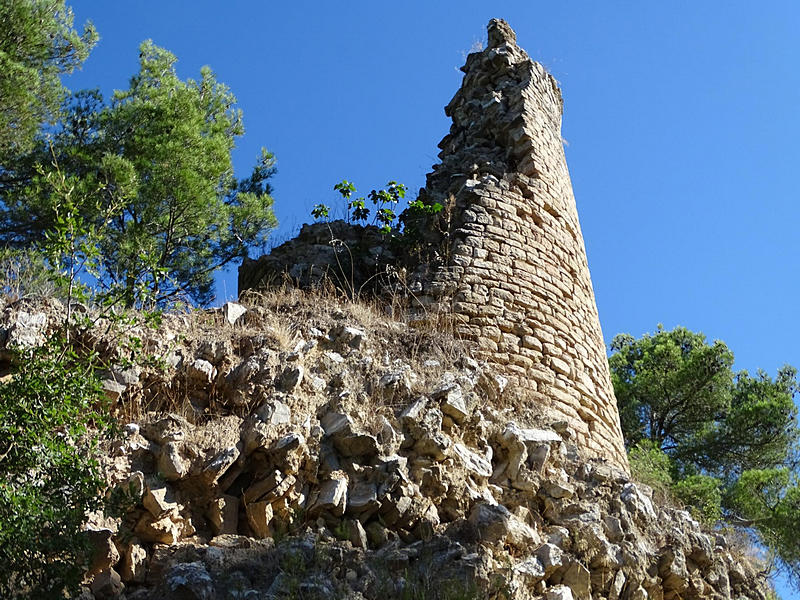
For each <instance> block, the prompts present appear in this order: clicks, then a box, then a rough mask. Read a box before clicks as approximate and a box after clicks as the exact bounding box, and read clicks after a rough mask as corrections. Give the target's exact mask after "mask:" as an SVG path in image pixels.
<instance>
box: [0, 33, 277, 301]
mask: <svg viewBox="0 0 800 600" xmlns="http://www.w3.org/2000/svg"><path fill="white" fill-rule="evenodd" d="M175 63H176V58H175V56H174V55H172V54H171V53H170V52H168V51H166V50H164V49H163V48H159V47H158V46H156V45H154V44H153V43H152V42H150V41H146V42H144V43H143V44H142V45H141V47H140V53H139V65H140V68H139V72H138V73H137V74H136V75H134V76H133V77H132V78H131V80H130V85H129V88H128V89H127V90H122V91H117V92H115V94H114V96H113V98H112V99H111V101H110V102H108V103H107V102H105V101H104V99H103V98H102V96H101V94H100V93H99V92H97V91H83V92H79V93H76V94H74V95H72V96H71V97H70V98H69V99H68V101H67V102H66V103H65V104H64V107H63V109H62V120H61V121H60V123H59V125H58V127H57V128H56V130H55V131H54V132H52V134H51V135H47V136H45V135H42V136H40V137H39V139H38V142H37V144H36V146H35V148H34V149H33V150H32V151H31V152H30V153H28V154H26V155H21V156H18V157H17V158H16V160H15V161H14V162H13V163H10V165H9V167H8V172H9V178H8V181H9V183H7V184H6V185H5V187H4V188H0V194H2V201H3V202H2V207H0V241H3V242H5V243H6V244H12V245H14V244H16V245H26V244H29V243H31V242H32V241H34V242H35V241H36V240H40V239H42V237H43V235H44V234H45V233H46V232H48V231H51V230H52V229H53V228H54V225H55V224H56V223H57V222H58V219H59V218H60V215H59V210H60V209H61V208H62V207H63V204H64V189H67V190H68V191H69V193H70V195H71V199H72V201H73V202H75V203H77V213H78V214H79V216H80V218H81V219H82V220H83V223H84V224H85V225H86V226H87V227H89V228H91V230H92V231H93V232H94V233H95V234H96V240H97V244H98V251H99V256H100V257H101V261H100V263H99V264H100V266H101V269H100V273H99V274H98V275H96V277H97V280H98V283H99V284H100V285H101V286H105V287H106V288H109V289H116V290H121V294H122V296H123V300H124V302H125V304H127V305H128V306H134V305H139V304H141V303H142V302H143V299H144V298H150V299H152V300H154V301H155V302H156V303H158V304H161V303H163V302H165V301H168V300H170V299H173V298H175V297H178V296H184V297H186V298H187V299H190V300H192V301H194V302H196V303H198V304H207V303H208V302H210V301H211V299H213V292H212V285H213V273H214V271H215V270H216V269H218V268H219V267H221V266H223V265H225V264H227V263H229V262H230V261H232V260H234V259H236V258H239V257H241V256H242V255H244V254H245V253H246V252H247V248H248V247H250V246H253V245H261V244H263V243H264V242H265V241H266V238H267V236H268V235H269V233H270V232H271V230H272V229H273V228H274V226H275V225H276V221H275V217H274V214H273V212H272V197H271V196H270V192H271V187H270V185H269V182H268V180H269V178H270V177H271V176H272V175H273V174H274V172H275V167H274V158H273V156H272V154H270V153H269V152H267V151H266V150H262V155H261V157H260V159H259V162H258V163H257V165H256V167H255V168H254V170H253V173H252V174H251V176H250V177H248V178H246V179H244V180H241V181H237V180H236V179H235V178H234V176H233V167H232V163H231V151H232V150H233V147H234V142H235V140H236V138H237V137H238V136H240V135H242V134H243V132H244V128H243V125H242V115H241V111H240V110H238V109H236V108H235V102H236V99H235V97H234V96H233V94H232V93H231V92H230V90H229V89H228V88H227V87H226V86H225V85H224V84H221V83H219V82H218V81H217V80H216V78H215V76H214V74H213V72H212V71H211V70H210V69H209V68H208V67H204V68H203V69H202V70H201V73H200V78H199V79H198V80H193V79H189V80H186V81H183V80H181V79H180V78H179V77H178V75H177V74H176V71H175ZM54 172H56V173H58V175H59V176H60V177H61V179H63V180H65V181H66V183H65V185H64V186H62V187H63V188H64V189H57V187H54V186H53V185H52V179H53V177H52V174H53V173H54ZM48 176H49V177H48ZM57 179H58V178H57Z"/></svg>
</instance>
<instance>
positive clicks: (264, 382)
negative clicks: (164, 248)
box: [0, 291, 768, 600]
mask: <svg viewBox="0 0 800 600" xmlns="http://www.w3.org/2000/svg"><path fill="white" fill-rule="evenodd" d="M20 310H22V311H25V312H27V313H33V314H39V315H42V317H41V318H36V319H28V320H27V321H25V322H29V323H33V325H31V327H36V328H37V329H36V331H39V332H40V333H43V334H44V335H46V333H47V329H46V328H45V329H44V330H40V329H38V327H39V323H40V321H42V320H43V321H44V322H45V323H50V324H57V323H59V318H58V316H57V315H53V313H52V306H51V307H38V308H37V307H36V306H32V305H28V306H22V305H15V306H10V307H8V308H7V309H6V311H5V312H4V313H3V319H2V322H1V323H0V328H2V329H5V330H8V329H11V328H17V329H15V331H17V332H18V333H19V334H20V335H21V337H22V338H23V339H27V337H26V336H25V335H24V332H23V331H22V330H21V329H19V328H20V323H21V321H20V319H18V318H16V316H15V315H16V312H17V311H20ZM237 313H238V314H239V317H238V319H237V320H236V324H235V325H231V324H230V322H229V320H228V317H229V315H231V314H237ZM23 329H24V328H23ZM287 332H291V334H290V335H289V334H287ZM75 333H76V335H77V336H79V338H78V339H82V340H84V341H86V342H87V343H88V341H91V342H92V343H93V344H95V347H96V348H98V349H100V350H101V353H102V355H103V356H104V357H105V360H106V362H107V363H108V372H110V373H114V372H117V371H118V370H119V369H118V368H117V367H115V361H117V360H119V359H121V358H122V354H121V353H119V352H115V351H114V349H113V347H112V346H111V345H107V346H105V345H104V343H103V340H104V339H105V338H104V337H103V336H102V335H99V334H93V333H92V331H89V330H83V331H77V332H75ZM136 335H137V337H139V338H140V339H141V340H142V342H143V346H144V348H146V349H148V350H147V351H148V352H151V353H152V356H159V357H161V359H162V360H160V361H158V362H157V366H158V368H155V367H154V366H139V367H137V368H136V369H134V370H135V371H136V373H137V376H136V378H133V377H128V378H127V379H120V382H121V383H120V385H122V386H123V388H124V389H121V390H120V389H115V391H114V393H113V394H111V393H109V395H110V396H113V397H114V398H115V401H114V410H115V411H116V412H117V413H118V414H120V416H124V415H131V414H136V415H138V418H136V419H135V420H131V421H130V422H129V423H128V424H126V425H124V426H123V427H122V431H123V435H122V436H121V437H120V439H118V440H116V441H114V442H113V443H112V444H110V445H109V446H108V447H107V449H106V457H105V459H104V467H105V469H106V472H107V477H108V481H109V486H110V489H111V490H112V491H113V494H114V497H115V498H118V499H123V500H124V501H123V502H122V504H123V505H124V506H126V507H127V508H126V510H125V512H124V514H123V516H122V517H121V518H116V519H114V518H110V517H108V516H105V515H99V514H98V515H93V516H92V518H91V519H90V521H89V523H88V524H87V527H88V528H90V529H91V530H92V535H91V539H92V541H93V543H94V545H95V556H94V560H93V561H92V567H91V570H90V571H89V572H88V573H87V589H86V591H85V593H84V598H86V599H87V600H88V599H90V598H92V597H94V598H97V599H101V598H129V599H134V598H137V599H149V598H152V599H156V598H191V599H195V598H202V599H207V600H212V599H220V600H222V599H230V598H250V599H267V598H270V599H272V598H369V599H373V598H374V599H378V598H380V599H381V600H383V599H387V598H455V597H457V598H498V599H500V598H504V599H515V600H522V599H531V600H543V599H545V598H547V599H551V598H561V599H564V598H567V599H568V598H575V599H586V600H588V599H590V598H591V599H595V600H599V599H601V598H603V599H622V600H629V599H637V600H639V599H642V600H643V599H645V598H657V599H662V598H663V599H675V600H677V599H679V598H681V599H688V598H708V599H734V598H737V599H738V598H751V599H754V600H755V599H758V600H762V599H765V598H766V597H767V590H768V587H767V585H766V583H765V582H764V580H763V579H762V578H761V576H760V575H758V574H757V572H756V570H755V567H754V566H753V565H752V564H750V563H749V562H748V561H747V560H746V559H744V558H742V554H741V553H740V552H737V551H736V550H735V549H734V548H733V547H731V546H730V545H729V544H728V542H726V540H725V538H724V537H723V536H721V535H717V534H715V533H714V532H710V531H706V530H703V529H702V528H701V527H700V525H699V524H698V523H697V522H696V521H694V520H693V519H692V518H691V516H690V515H689V513H687V512H685V511H683V510H680V509H678V508H676V507H669V506H661V505H659V504H658V503H657V502H656V500H655V499H654V498H653V495H652V492H651V491H650V490H649V489H648V488H647V487H645V486H643V485H640V484H637V483H635V482H633V481H631V480H630V478H629V476H628V475H627V474H626V473H625V472H624V471H623V470H621V469H620V468H619V467H618V466H616V465H614V464H613V463H611V462H609V461H604V460H602V459H591V460H585V459H583V458H582V457H581V455H580V453H579V450H578V446H577V444H576V435H575V430H574V428H573V427H572V425H571V423H569V422H566V421H563V420H555V421H553V420H547V419H539V420H527V419H523V418H521V415H522V414H523V413H522V412H520V411H519V410H517V409H516V408H515V407H514V406H513V405H512V404H509V403H508V400H509V399H508V397H507V394H508V380H507V378H506V377H505V376H504V375H502V374H501V373H499V372H498V371H497V369H496V368H495V367H494V366H493V365H492V364H490V363H483V362H478V361H476V360H475V359H473V358H472V357H471V356H470V355H469V350H468V347H467V346H465V345H464V344H463V343H461V342H459V341H457V340H453V339H449V338H448V337H447V335H446V334H444V333H442V332H438V331H434V332H428V333H424V332H420V331H418V330H415V329H414V328H411V327H409V326H407V325H404V324H403V323H399V322H394V321H390V320H386V319H385V318H383V317H381V316H380V315H378V314H376V313H374V312H372V311H370V310H369V309H368V308H366V307H364V306H361V305H353V304H338V303H337V302H336V301H335V300H332V299H330V298H326V297H323V296H318V295H312V296H305V295H304V294H303V293H301V292H296V291H293V292H287V293H286V295H282V296H275V297H273V298H272V299H271V300H269V299H264V304H262V305H248V306H243V305H237V306H236V307H234V306H227V307H225V308H224V309H218V310H216V311H209V312H198V313H194V314H192V315H188V316H183V315H167V316H166V317H165V319H164V321H163V324H162V326H161V327H160V328H159V329H157V330H147V329H142V330H139V331H136ZM112 338H113V339H118V338H116V337H114V336H112ZM7 339H9V338H7ZM126 356H127V355H126ZM142 362H143V363H146V364H147V365H152V364H153V363H154V362H155V361H151V360H148V361H142ZM128 368H129V369H130V368H131V367H128ZM166 408H168V409H169V410H164V409H166Z"/></svg>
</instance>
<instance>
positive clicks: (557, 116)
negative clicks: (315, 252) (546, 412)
mask: <svg viewBox="0 0 800 600" xmlns="http://www.w3.org/2000/svg"><path fill="white" fill-rule="evenodd" d="M463 70H464V72H465V75H464V80H463V84H462V87H461V88H460V89H459V91H458V92H457V93H456V95H455V97H454V98H453V100H452V101H451V102H450V104H449V105H448V106H447V108H446V112H447V114H448V115H449V116H450V117H451V118H452V120H453V124H452V127H451V130H450V133H449V134H448V135H447V136H446V137H445V138H444V139H443V140H442V142H441V144H440V148H441V149H442V152H441V153H440V155H439V157H440V158H441V163H440V164H438V165H436V166H435V167H434V170H433V172H432V173H431V174H430V175H429V176H428V181H427V185H426V187H425V190H424V191H423V197H424V198H425V200H426V201H428V202H433V201H439V202H442V203H445V204H446V203H447V202H448V201H449V203H450V205H451V207H452V208H451V210H450V214H451V216H452V223H451V224H450V231H449V238H450V241H449V242H448V244H449V253H448V256H447V257H446V259H445V265H444V266H442V267H440V268H438V269H436V270H434V272H433V273H432V274H430V275H427V276H426V279H427V280H426V281H424V282H423V289H424V290H425V292H426V295H424V296H423V297H422V298H421V301H422V302H423V303H426V304H428V305H429V306H431V305H434V306H437V307H438V308H439V309H441V310H452V312H453V313H455V314H456V315H457V316H459V317H460V319H459V321H460V325H459V329H460V332H461V334H462V335H463V336H464V337H466V338H468V339H471V340H474V341H475V343H476V345H477V347H478V348H479V350H480V351H481V354H482V355H483V356H484V357H485V358H487V359H489V360H491V361H492V362H495V363H497V364H499V365H501V366H502V367H503V369H504V371H505V372H506V373H507V374H508V375H510V376H511V377H512V378H513V379H514V381H515V383H516V385H517V388H518V390H519V391H520V392H521V393H522V396H523V400H524V401H525V402H529V403H536V404H540V405H544V406H548V407H550V408H551V409H553V411H554V412H555V413H557V414H559V415H562V416H563V417H564V418H566V419H568V420H569V421H570V422H571V424H572V425H573V427H574V428H575V429H576V430H577V431H578V436H579V444H580V445H581V446H582V447H584V448H585V449H586V450H588V451H589V453H590V454H593V455H597V456H603V457H606V458H609V459H611V460H612V461H614V462H616V463H618V464H620V465H623V466H625V465H626V464H627V463H626V459H625V452H624V447H623V441H622V434H621V429H620V425H619V416H618V412H617V407H616V401H615V398H614V392H613V388H612V385H611V382H610V376H609V370H608V363H607V359H606V352H605V345H604V341H603V335H602V332H601V330H600V320H599V318H598V314H597V307H596V304H595V298H594V292H593V290H592V282H591V279H590V277H589V267H588V264H587V260H586V251H585V248H584V243H583V237H582V235H581V229H580V224H579V223H578V212H577V209H576V206H575V198H574V196H573V193H572V185H571V183H570V177H569V172H568V170H567V164H566V159H565V156H564V150H563V144H562V139H561V114H562V99H561V93H560V90H559V88H558V85H557V83H556V81H555V79H554V78H553V77H552V76H551V75H550V74H548V73H547V72H546V71H545V69H544V68H543V67H542V66H541V65H540V64H538V63H536V62H534V61H532V60H531V59H530V57H528V55H527V54H526V53H525V51H524V50H522V49H520V48H519V47H518V46H517V44H516V38H515V35H514V32H513V31H512V30H511V28H510V27H509V26H508V25H507V24H506V23H505V22H503V21H498V20H493V21H492V22H491V23H490V24H489V44H488V46H487V48H486V49H485V50H483V51H482V52H480V53H475V54H471V55H470V56H469V57H468V59H467V64H466V65H465V67H464V68H463Z"/></svg>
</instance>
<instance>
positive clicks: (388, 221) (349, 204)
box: [311, 179, 443, 235]
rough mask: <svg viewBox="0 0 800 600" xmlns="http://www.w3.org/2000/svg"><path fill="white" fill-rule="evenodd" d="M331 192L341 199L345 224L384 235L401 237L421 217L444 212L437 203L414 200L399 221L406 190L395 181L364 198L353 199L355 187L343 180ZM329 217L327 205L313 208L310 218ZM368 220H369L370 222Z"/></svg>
mask: <svg viewBox="0 0 800 600" xmlns="http://www.w3.org/2000/svg"><path fill="white" fill-rule="evenodd" d="M333 189H334V190H335V191H336V192H338V193H339V195H340V196H341V201H342V203H343V204H344V211H345V221H347V222H348V223H352V224H361V225H373V226H376V227H378V228H379V229H380V231H381V232H382V233H384V234H389V233H392V231H395V232H396V233H397V234H399V235H402V234H403V233H404V232H405V231H406V230H407V229H408V228H409V224H410V223H411V224H414V223H416V222H417V221H419V219H420V218H421V217H424V216H432V215H436V214H438V213H440V212H441V211H442V209H443V206H442V205H441V204H440V203H438V202H436V203H432V204H425V203H423V202H422V201H421V200H420V199H416V200H412V201H410V202H409V203H408V206H407V208H406V209H405V210H404V211H403V212H402V213H400V214H399V218H398V205H399V204H400V202H401V200H403V199H404V198H405V197H406V192H407V191H408V188H407V187H406V186H405V185H403V184H402V183H398V182H396V181H389V182H388V183H387V184H386V187H385V188H383V189H380V190H372V191H370V193H369V194H367V196H366V198H364V197H357V198H354V197H353V195H354V194H355V193H356V187H355V185H353V183H352V182H350V181H348V180H346V179H344V180H342V181H340V182H339V183H337V184H336V185H334V186H333ZM368 203H371V204H372V206H373V208H370V207H369V206H368ZM373 211H374V212H373ZM330 214H331V207H330V206H328V205H327V204H316V205H314V208H313V209H312V211H311V216H312V217H314V219H316V220H328V218H329V217H330ZM370 216H372V220H371V221H370ZM412 226H413V225H412Z"/></svg>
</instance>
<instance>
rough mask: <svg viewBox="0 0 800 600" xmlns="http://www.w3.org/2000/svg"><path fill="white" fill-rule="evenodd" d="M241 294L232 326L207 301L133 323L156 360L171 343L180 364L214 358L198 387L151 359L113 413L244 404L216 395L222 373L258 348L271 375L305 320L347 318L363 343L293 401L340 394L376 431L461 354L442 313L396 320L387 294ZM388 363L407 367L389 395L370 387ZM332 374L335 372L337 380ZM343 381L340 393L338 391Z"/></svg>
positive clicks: (304, 337) (197, 411)
mask: <svg viewBox="0 0 800 600" xmlns="http://www.w3.org/2000/svg"><path fill="white" fill-rule="evenodd" d="M241 303H242V304H243V305H244V306H246V307H247V309H248V312H247V313H246V314H245V315H244V316H243V317H242V318H241V319H240V320H239V321H237V323H236V324H235V325H233V326H232V325H230V324H229V323H228V322H227V321H225V319H224V316H223V315H222V312H221V311H220V310H218V309H212V310H205V311H204V310H197V311H193V312H191V313H177V314H168V315H165V318H164V325H163V327H161V328H159V329H157V330H155V331H150V332H141V331H139V330H137V332H136V333H137V334H139V335H142V336H143V337H145V338H148V339H146V341H145V348H146V352H145V353H143V354H147V356H146V357H144V358H146V359H147V360H149V361H150V362H151V363H153V364H154V365H157V364H158V363H159V362H161V363H163V362H164V361H165V360H166V359H167V358H168V357H170V356H172V355H174V354H175V352H178V353H180V355H181V357H182V360H183V364H184V365H187V364H191V363H192V362H193V361H194V360H195V359H196V358H197V357H202V356H204V355H207V354H209V353H211V354H213V353H214V351H215V349H221V350H219V352H218V353H219V354H221V355H224V357H223V358H222V359H220V361H221V362H220V361H215V360H211V362H212V363H213V364H214V366H216V368H217V370H218V375H217V377H216V379H215V380H214V381H213V382H212V383H211V384H208V385H206V386H198V385H197V384H196V382H193V381H191V380H190V379H189V378H188V377H187V374H186V369H185V368H179V369H178V370H177V371H176V370H174V369H171V368H166V369H164V368H162V369H159V368H157V366H153V365H149V366H146V367H144V368H142V375H141V381H140V384H139V385H138V386H136V387H135V389H134V392H133V393H126V395H125V397H124V398H123V399H121V401H120V402H119V403H118V405H117V412H118V417H119V418H120V419H123V420H125V421H134V422H137V421H138V422H141V421H143V420H147V419H148V415H150V417H149V418H153V416H154V413H155V414H163V413H166V412H170V413H174V414H178V415H180V416H182V417H184V418H186V419H187V420H188V421H189V422H192V423H204V422H207V421H208V420H210V419H212V418H219V417H221V416H224V415H226V414H230V412H231V411H232V410H233V411H234V412H236V413H237V414H240V416H242V415H245V414H246V412H248V411H249V410H251V409H252V408H254V406H251V405H250V404H251V403H248V404H247V405H243V406H239V407H238V408H232V407H231V405H230V403H229V402H226V399H227V398H226V394H229V393H230V392H231V390H230V389H225V385H226V375H228V374H229V373H230V372H231V371H232V370H233V369H234V368H235V367H236V366H237V365H238V364H240V363H241V362H243V361H244V360H246V359H247V357H248V356H250V355H253V354H256V353H258V355H259V356H262V355H263V356H267V357H270V358H269V360H270V361H271V362H270V365H269V368H271V369H273V371H272V372H271V373H272V375H271V376H277V375H278V374H279V373H280V371H281V369H283V368H284V367H285V365H286V364H287V360H290V359H289V358H288V357H289V356H290V355H291V353H292V352H293V351H294V350H296V349H297V347H298V345H299V344H301V342H302V343H305V342H307V341H309V340H311V339H313V337H314V336H313V335H312V330H313V329H317V330H319V331H320V332H322V334H326V333H327V332H329V331H330V330H331V329H332V328H334V327H336V326H339V325H347V326H351V327H355V328H357V329H361V330H363V331H365V332H366V334H367V342H366V343H365V347H362V348H361V349H360V350H359V351H357V352H354V353H352V355H350V354H348V353H347V352H345V354H347V355H348V358H347V364H346V365H344V366H343V372H342V375H341V376H339V375H336V374H335V373H334V374H332V373H311V375H319V376H321V377H322V378H323V379H326V382H328V383H329V386H328V387H329V389H326V390H325V392H319V391H316V392H315V391H312V390H311V389H310V388H309V387H308V385H306V389H304V390H303V391H301V390H299V389H298V390H297V391H296V392H295V395H299V396H303V398H299V397H298V398H296V399H295V401H296V402H300V403H301V404H303V405H307V407H308V408H309V409H310V410H312V411H313V407H314V406H319V405H321V404H326V403H333V404H335V403H336V402H340V400H341V402H340V404H342V408H343V409H344V408H347V409H348V410H350V409H352V410H353V412H354V414H360V415H362V416H363V417H364V423H363V425H364V426H365V427H368V428H369V429H370V430H372V429H376V430H379V429H380V428H381V427H382V426H383V423H384V421H383V419H381V417H387V418H388V417H390V416H391V414H392V413H396V411H398V410H400V409H402V408H404V407H405V406H406V405H407V404H408V403H409V402H410V401H411V400H413V398H414V397H416V396H417V395H420V394H423V393H425V392H427V391H430V389H431V388H432V386H435V385H436V384H437V383H439V382H440V381H441V379H442V377H443V375H444V373H445V372H447V371H454V370H455V367H454V365H455V363H456V362H457V361H458V360H459V359H461V358H462V357H464V356H465V355H468V354H469V350H468V347H467V344H465V343H464V342H462V341H461V340H460V339H459V337H458V335H457V330H456V323H455V321H454V320H453V319H452V318H450V317H449V316H448V315H439V314H427V315H424V317H425V318H422V319H416V320H415V321H414V324H413V325H409V324H408V323H407V322H406V321H405V320H404V319H402V317H403V316H404V315H405V313H404V312H401V311H399V310H397V309H396V305H397V304H399V301H397V300H396V301H395V302H394V304H395V307H394V308H393V307H392V304H391V303H390V304H387V303H386V302H384V301H382V300H379V299H374V298H372V299H371V298H366V299H358V300H355V301H354V300H352V299H349V298H347V297H345V296H344V295H343V294H341V293H340V292H338V291H336V289H334V288H333V287H332V286H329V287H322V288H319V289H315V290H311V291H303V290H299V289H296V288H294V287H291V286H279V287H274V288H272V289H268V290H260V291H250V292H248V293H247V294H245V295H243V297H242V299H241ZM387 306H388V307H389V308H388V309H387ZM398 317H401V318H398ZM325 348H327V342H325V341H324V339H323V342H322V346H321V347H320V350H322V351H323V352H324V350H325ZM318 351H319V350H315V351H314V352H318ZM204 353H205V354H204ZM320 356H321V355H315V357H312V358H311V359H309V361H306V368H309V367H310V368H311V369H312V371H313V370H314V369H315V368H317V367H318V363H319V360H321V358H320ZM115 357H116V358H118V356H117V355H115ZM116 358H115V359H116ZM315 361H316V362H315ZM145 362H147V361H145ZM398 369H399V370H402V369H405V370H407V371H408V372H409V373H411V374H412V375H413V376H412V377H411V381H410V385H409V386H406V387H405V388H403V390H402V391H401V393H397V394H394V395H391V394H388V395H387V394H382V393H378V392H379V386H378V381H379V380H380V378H381V377H382V376H383V375H385V374H386V373H388V372H391V371H396V370H398ZM341 377H343V378H344V379H343V380H342V381H338V379H337V378H341ZM329 380H330V381H329ZM331 381H332V382H334V383H330V382H331ZM220 386H222V387H220ZM270 389H272V388H270ZM348 390H349V394H348V396H346V397H345V398H344V399H340V398H338V396H339V395H340V394H341V393H342V392H343V391H348ZM268 393H272V392H268ZM258 398H263V393H262V394H261V395H260V396H257V397H255V398H254V400H253V401H254V402H260V401H259V400H258ZM376 432H377V431H376Z"/></svg>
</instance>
